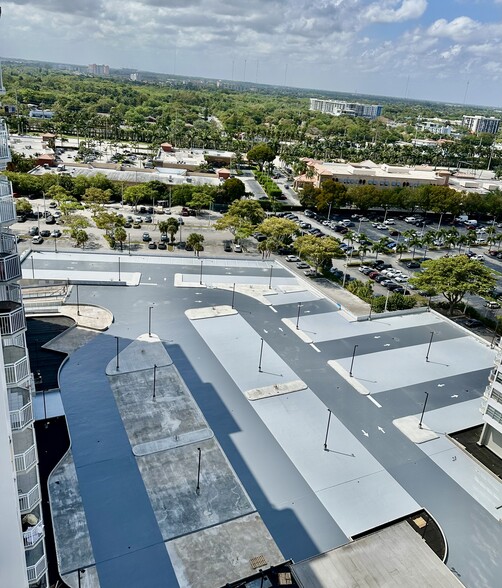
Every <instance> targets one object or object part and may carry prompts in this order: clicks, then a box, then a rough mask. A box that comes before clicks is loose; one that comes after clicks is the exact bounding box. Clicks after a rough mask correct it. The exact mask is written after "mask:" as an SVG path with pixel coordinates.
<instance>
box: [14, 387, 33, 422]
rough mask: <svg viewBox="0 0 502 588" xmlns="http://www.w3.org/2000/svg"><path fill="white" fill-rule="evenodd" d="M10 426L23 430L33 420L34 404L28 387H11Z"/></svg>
mask: <svg viewBox="0 0 502 588" xmlns="http://www.w3.org/2000/svg"><path fill="white" fill-rule="evenodd" d="M8 396H9V413H10V426H11V429H12V430H13V431H22V430H23V429H24V428H25V427H27V426H28V425H31V423H32V422H33V406H32V403H31V393H30V390H29V389H28V388H21V387H16V388H10V389H9V394H8Z"/></svg>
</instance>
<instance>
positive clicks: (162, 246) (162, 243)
mask: <svg viewBox="0 0 502 588" xmlns="http://www.w3.org/2000/svg"><path fill="white" fill-rule="evenodd" d="M158 247H159V249H167V245H166V244H165V243H164V242H163V241H161V242H160V243H159V245H158Z"/></svg>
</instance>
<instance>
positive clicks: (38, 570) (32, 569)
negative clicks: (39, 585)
mask: <svg viewBox="0 0 502 588" xmlns="http://www.w3.org/2000/svg"><path fill="white" fill-rule="evenodd" d="M26 569H27V571H28V582H29V583H30V584H32V583H33V582H38V580H40V578H41V577H42V576H43V575H44V574H45V572H46V571H47V560H46V558H45V554H44V555H42V557H41V558H40V559H39V560H38V561H37V563H36V564H35V565H33V566H28V567H27V568H26Z"/></svg>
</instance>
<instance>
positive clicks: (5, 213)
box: [0, 194, 17, 223]
mask: <svg viewBox="0 0 502 588" xmlns="http://www.w3.org/2000/svg"><path fill="white" fill-rule="evenodd" d="M16 218H17V216H16V205H15V204H14V199H13V198H12V196H11V195H10V194H8V195H6V196H0V223H13V222H15V221H16Z"/></svg>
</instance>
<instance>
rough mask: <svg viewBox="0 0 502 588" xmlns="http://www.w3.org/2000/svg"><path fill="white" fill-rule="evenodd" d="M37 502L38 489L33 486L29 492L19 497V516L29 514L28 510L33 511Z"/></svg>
mask: <svg viewBox="0 0 502 588" xmlns="http://www.w3.org/2000/svg"><path fill="white" fill-rule="evenodd" d="M39 502H40V488H39V486H38V484H35V486H33V488H32V489H31V490H30V491H29V492H26V493H25V494H20V495H19V510H20V511H21V514H26V513H27V512H30V510H32V509H34V508H35V506H37V504H38V503H39Z"/></svg>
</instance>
